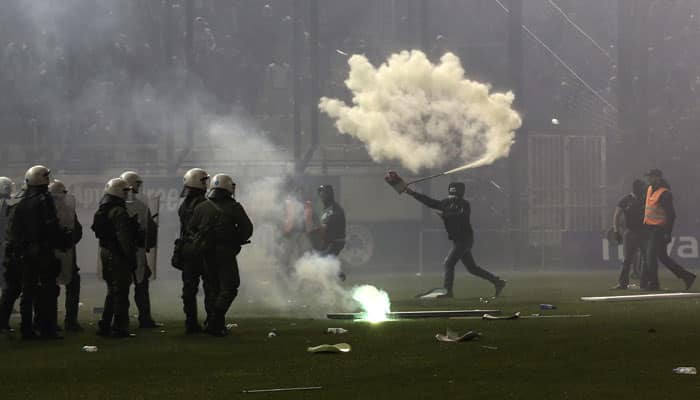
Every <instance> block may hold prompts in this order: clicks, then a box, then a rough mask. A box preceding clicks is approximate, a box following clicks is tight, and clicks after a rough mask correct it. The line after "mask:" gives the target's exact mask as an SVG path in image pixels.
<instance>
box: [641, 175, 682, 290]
mask: <svg viewBox="0 0 700 400" xmlns="http://www.w3.org/2000/svg"><path fill="white" fill-rule="evenodd" d="M660 187H665V188H667V189H669V190H668V191H667V192H665V193H663V194H662V195H661V197H660V198H659V203H660V206H661V208H663V210H664V212H665V214H666V224H665V225H661V226H659V225H645V227H646V229H647V248H646V254H647V257H646V265H645V268H644V270H643V271H642V279H641V284H640V286H641V287H642V288H643V289H647V290H659V288H660V285H659V272H658V265H659V264H658V261H661V263H662V264H663V265H665V266H666V268H668V269H669V270H670V271H671V272H672V273H673V275H675V276H676V277H677V278H679V279H681V280H683V281H684V282H685V284H686V287H687V289H689V288H690V286H692V284H693V282H694V281H695V275H694V274H693V273H692V272H690V271H688V270H686V269H685V268H683V267H682V266H680V265H679V264H678V263H677V262H676V261H674V260H673V259H672V258H671V257H669V255H668V247H667V246H668V243H669V242H670V241H671V234H672V232H673V226H674V223H675V221H676V210H675V208H674V206H673V195H672V194H671V190H670V186H669V185H668V183H667V182H665V181H662V183H661V186H660ZM656 189H658V188H653V190H656Z"/></svg>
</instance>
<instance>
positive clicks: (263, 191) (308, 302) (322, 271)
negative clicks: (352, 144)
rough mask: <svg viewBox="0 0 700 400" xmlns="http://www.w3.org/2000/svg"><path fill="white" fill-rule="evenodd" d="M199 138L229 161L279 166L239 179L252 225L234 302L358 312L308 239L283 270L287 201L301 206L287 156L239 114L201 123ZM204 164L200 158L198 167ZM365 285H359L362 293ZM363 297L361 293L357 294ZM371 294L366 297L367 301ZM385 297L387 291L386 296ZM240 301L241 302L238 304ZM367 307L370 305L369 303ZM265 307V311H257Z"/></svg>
mask: <svg viewBox="0 0 700 400" xmlns="http://www.w3.org/2000/svg"><path fill="white" fill-rule="evenodd" d="M200 124H201V126H202V130H201V132H202V133H203V134H204V137H203V140H208V141H210V143H211V144H213V145H214V146H215V147H216V148H219V149H222V151H223V153H224V155H225V157H227V158H228V159H229V160H233V161H240V162H245V161H248V160H251V157H254V158H255V159H256V160H257V159H258V158H259V157H263V158H264V159H265V160H268V161H277V162H278V163H279V165H280V166H281V167H280V168H279V169H278V170H277V171H275V173H274V174H272V175H271V176H268V177H262V178H256V179H254V180H249V181H243V182H240V183H239V185H238V186H237V189H236V190H237V194H236V198H237V200H238V201H240V202H241V204H242V205H243V206H244V208H245V209H246V211H247V212H248V214H249V215H250V217H251V219H252V220H253V223H254V225H255V232H254V234H253V237H252V238H251V242H252V243H251V244H250V245H248V246H245V247H244V249H243V251H242V252H241V253H240V255H239V257H238V261H239V268H240V273H241V295H240V298H239V300H238V302H239V304H236V303H234V307H236V306H245V305H246V304H253V305H255V307H254V308H255V311H254V312H255V315H256V316H259V315H261V313H262V314H265V315H272V316H280V317H282V316H283V317H304V318H325V316H326V314H327V313H329V312H353V311H358V310H360V309H361V308H362V307H361V304H362V302H361V301H359V300H356V299H353V294H354V290H355V289H354V288H347V287H345V286H344V285H343V284H342V282H341V281H340V280H339V279H338V275H339V274H340V272H341V261H340V260H339V259H338V258H336V257H324V256H320V255H318V254H316V253H314V252H312V251H311V246H310V243H308V238H306V240H303V239H304V238H302V240H298V241H297V242H295V243H294V244H292V245H299V246H300V249H297V251H296V252H295V255H294V257H298V259H297V260H296V261H292V263H291V264H292V265H291V266H289V268H290V271H286V268H287V266H286V265H285V259H286V256H285V251H287V250H289V248H288V247H286V246H288V245H289V243H286V241H287V240H289V238H286V237H284V235H283V234H282V226H283V225H284V221H285V218H286V215H285V209H286V203H285V202H286V201H293V202H296V203H297V204H295V205H294V206H295V207H293V208H296V209H303V207H304V204H303V203H302V200H301V199H297V198H294V197H288V192H287V187H285V181H286V179H285V178H284V176H285V175H289V174H290V173H291V172H292V171H293V165H291V164H289V165H287V163H286V162H287V161H288V160H289V155H288V154H286V153H285V152H284V151H282V150H280V149H279V148H277V147H276V146H275V145H274V144H272V142H271V141H270V140H268V139H267V138H266V136H265V134H264V132H262V131H261V130H260V129H259V128H258V127H257V126H256V124H255V122H254V121H252V120H251V119H249V118H248V117H246V116H245V115H243V114H235V113H234V114H232V115H230V116H227V117H222V118H212V119H210V120H206V122H204V121H202V122H200ZM206 164H207V162H206V161H205V160H202V165H201V166H203V167H205V168H206V167H207V165H206ZM208 172H209V174H210V175H213V174H215V173H219V172H221V173H230V174H231V175H232V176H233V178H234V181H238V178H239V177H238V176H237V174H236V171H212V170H210V171H208ZM367 287H369V286H363V288H365V289H363V291H366V290H367V289H366V288H367ZM362 299H363V300H364V299H365V297H362ZM372 299H373V298H369V300H370V301H371V300H372ZM387 301H388V295H387ZM240 303H243V304H240ZM369 307H372V306H371V305H370V306H369ZM261 310H264V311H261Z"/></svg>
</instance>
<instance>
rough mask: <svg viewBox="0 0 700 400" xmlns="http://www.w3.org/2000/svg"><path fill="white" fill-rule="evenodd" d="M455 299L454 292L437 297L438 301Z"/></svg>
mask: <svg viewBox="0 0 700 400" xmlns="http://www.w3.org/2000/svg"><path fill="white" fill-rule="evenodd" d="M454 297H455V295H454V293H452V292H447V293H444V294H439V295H437V296H435V298H436V299H452V298H454Z"/></svg>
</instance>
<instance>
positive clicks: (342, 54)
mask: <svg viewBox="0 0 700 400" xmlns="http://www.w3.org/2000/svg"><path fill="white" fill-rule="evenodd" d="M335 52H336V53H338V54H340V55H341V56H346V57H347V56H349V54H348V53H346V52H344V51H342V50H340V49H335Z"/></svg>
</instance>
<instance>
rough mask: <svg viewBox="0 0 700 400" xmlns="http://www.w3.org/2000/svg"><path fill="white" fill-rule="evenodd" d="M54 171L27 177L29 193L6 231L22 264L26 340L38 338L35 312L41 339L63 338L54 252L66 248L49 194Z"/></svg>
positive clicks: (43, 170) (40, 170) (10, 247)
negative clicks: (60, 325) (58, 306)
mask: <svg viewBox="0 0 700 400" xmlns="http://www.w3.org/2000/svg"><path fill="white" fill-rule="evenodd" d="M50 174H51V171H50V170H49V169H48V168H46V167H44V166H41V165H37V166H34V167H31V168H30V169H29V170H27V173H26V174H25V184H26V187H27V189H26V191H25V192H24V193H23V194H22V197H21V198H20V199H19V202H18V203H17V205H16V206H14V207H13V208H12V211H11V214H10V221H9V226H8V230H7V234H8V237H7V242H8V250H9V251H11V252H12V253H14V254H16V257H18V259H19V260H21V261H20V271H21V288H22V289H21V290H22V298H21V301H20V313H21V314H22V322H21V325H20V329H21V332H22V338H23V339H27V340H28V339H35V338H37V336H36V333H35V332H34V329H33V322H34V318H33V316H34V311H35V309H36V313H37V315H38V316H37V322H38V329H39V333H40V338H42V339H56V338H61V336H59V335H58V333H57V329H58V326H57V323H56V319H57V302H58V285H57V284H56V278H57V277H58V272H59V271H58V263H57V261H56V259H55V258H54V250H55V249H57V248H65V244H66V243H65V242H66V240H65V235H64V234H63V231H62V230H61V228H60V226H59V224H58V218H57V216H56V207H55V205H54V201H53V197H51V195H50V194H49V192H48V187H49V183H50Z"/></svg>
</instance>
